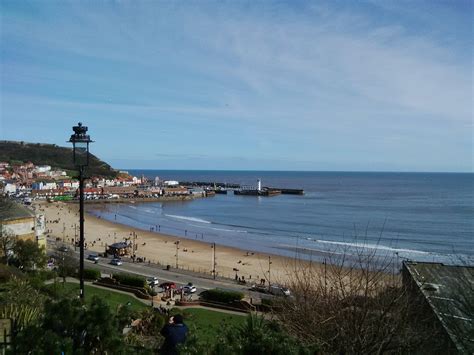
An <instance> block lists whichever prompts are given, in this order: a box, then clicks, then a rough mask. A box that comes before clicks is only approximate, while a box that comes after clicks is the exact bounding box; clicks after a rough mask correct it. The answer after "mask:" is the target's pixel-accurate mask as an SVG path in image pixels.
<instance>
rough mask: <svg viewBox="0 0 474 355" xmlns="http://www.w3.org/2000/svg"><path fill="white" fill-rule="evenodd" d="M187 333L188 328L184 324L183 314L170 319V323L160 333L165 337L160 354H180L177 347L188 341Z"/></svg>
mask: <svg viewBox="0 0 474 355" xmlns="http://www.w3.org/2000/svg"><path fill="white" fill-rule="evenodd" d="M187 333H188V327H187V326H186V324H184V323H183V316H182V315H181V314H177V315H175V316H174V317H170V319H169V323H168V324H166V325H165V326H164V327H163V329H161V332H160V334H161V335H163V336H164V337H165V342H164V343H163V345H162V347H161V349H160V354H163V355H165V354H166V355H168V354H169V355H176V354H178V350H177V345H178V344H183V343H184V342H185V341H186V335H187Z"/></svg>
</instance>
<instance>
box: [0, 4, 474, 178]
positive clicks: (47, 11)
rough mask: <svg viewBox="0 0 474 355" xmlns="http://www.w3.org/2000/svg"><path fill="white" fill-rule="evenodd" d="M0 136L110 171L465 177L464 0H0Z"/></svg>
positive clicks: (468, 137)
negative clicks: (52, 148) (79, 131)
mask: <svg viewBox="0 0 474 355" xmlns="http://www.w3.org/2000/svg"><path fill="white" fill-rule="evenodd" d="M0 21H1V24H0V50H1V51H0V75H1V76H0V139H2V140H4V139H5V140H19V141H27V142H43V143H54V144H58V145H61V146H67V145H68V144H67V143H66V141H67V140H68V139H69V136H70V135H71V134H72V128H71V127H72V126H73V125H75V124H77V122H79V121H80V122H82V123H83V124H84V125H86V126H88V127H89V134H90V135H91V138H92V139H93V140H94V141H95V143H93V144H92V146H91V152H92V153H93V154H95V155H96V156H98V157H99V158H101V159H103V160H105V161H107V162H108V163H110V164H111V165H112V166H113V167H114V168H119V169H133V168H136V169H140V168H143V169H203V170H206V169H218V170H314V171H324V170H330V171H337V170H338V171H440V172H452V171H453V172H454V171H464V172H472V171H473V155H474V150H473V137H474V126H473V117H472V114H473V70H472V64H473V58H472V53H473V52H472V50H473V47H472V38H473V33H472V23H473V7H472V2H471V1H463V0H457V1H449V0H446V1H436V0H430V1H421V0H419V1H417V0H410V1H404V0H400V1H395V0H391V1H389V0H387V1H382V0H380V1H376V0H374V1H349V0H348V1H337V0H334V1H328V2H324V1H298V0H295V1H270V0H266V1H240V0H236V1H204V0H203V1H149V0H142V1H92V0H90V1H80V0H75V1H54V0H47V1H16V0H15V1H9V0H2V1H0Z"/></svg>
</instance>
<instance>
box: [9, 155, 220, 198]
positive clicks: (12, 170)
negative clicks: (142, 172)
mask: <svg viewBox="0 0 474 355" xmlns="http://www.w3.org/2000/svg"><path fill="white" fill-rule="evenodd" d="M78 189H79V180H77V179H74V178H73V177H71V176H68V174H67V172H66V171H65V170H62V169H55V168H53V167H51V166H50V165H35V164H33V163H31V162H27V163H21V164H10V163H8V162H0V193H3V194H5V195H8V196H10V197H14V198H17V199H21V200H22V201H23V202H24V203H26V204H29V203H31V202H32V200H36V199H37V200H50V201H67V200H73V199H75V198H76V197H77V195H78ZM214 193H215V191H214V190H212V189H211V188H202V187H197V186H195V187H189V186H188V187H185V186H181V185H180V183H179V182H178V181H171V180H165V181H163V180H160V178H159V177H156V178H155V179H154V180H153V181H150V180H148V178H146V177H145V176H141V177H135V176H131V175H129V174H128V172H127V171H120V172H119V174H118V177H116V178H104V177H101V176H92V177H91V178H90V179H87V180H86V182H85V188H84V196H85V199H86V200H112V201H113V200H120V199H130V198H141V199H157V198H170V197H171V198H172V197H178V198H184V197H191V198H192V197H206V196H211V195H214Z"/></svg>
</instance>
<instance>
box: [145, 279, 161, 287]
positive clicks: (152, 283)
mask: <svg viewBox="0 0 474 355" xmlns="http://www.w3.org/2000/svg"><path fill="white" fill-rule="evenodd" d="M146 282H147V283H148V285H150V287H155V286H158V284H159V283H160V282H159V281H158V277H148V278H147V279H146Z"/></svg>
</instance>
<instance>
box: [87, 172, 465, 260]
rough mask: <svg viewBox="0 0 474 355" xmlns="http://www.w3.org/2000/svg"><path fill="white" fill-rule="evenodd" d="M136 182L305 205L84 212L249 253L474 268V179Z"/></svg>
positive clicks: (383, 176)
mask: <svg viewBox="0 0 474 355" xmlns="http://www.w3.org/2000/svg"><path fill="white" fill-rule="evenodd" d="M129 172H130V173H131V174H133V175H135V176H141V175H145V176H146V177H149V178H151V179H154V178H155V177H156V176H158V177H160V179H165V180H178V181H208V182H226V183H238V184H243V185H256V180H257V179H258V178H260V179H261V180H262V185H263V186H271V187H286V188H300V189H304V190H305V194H304V195H303V196H298V195H280V196H274V197H255V196H234V195H233V194H232V193H229V194H228V195H216V196H215V197H210V198H203V199H196V200H194V201H189V202H169V203H144V204H140V203H135V204H116V205H115V204H107V205H101V206H92V205H90V206H88V210H90V211H91V212H92V213H94V214H96V215H100V216H101V217H102V218H105V219H108V220H111V221H114V220H115V221H117V222H120V223H124V224H128V225H131V226H135V227H139V228H142V229H144V230H150V228H152V227H153V228H154V229H159V230H160V231H161V232H163V233H167V234H172V235H176V236H179V237H181V238H189V239H197V240H202V241H206V242H215V243H217V244H221V245H228V246H235V247H238V248H243V249H245V250H249V251H263V252H269V253H273V254H279V255H285V256H290V257H294V256H298V257H301V258H307V259H309V258H311V259H314V260H322V259H323V258H325V257H326V255H327V253H328V252H331V253H341V252H344V253H349V254H354V253H357V252H358V251H360V250H361V247H363V250H365V251H366V252H372V251H374V252H376V253H377V254H378V255H389V256H390V255H392V256H394V257H396V258H397V259H400V260H403V259H405V258H407V259H414V260H423V261H440V262H453V261H454V262H458V258H462V259H463V260H468V259H470V261H471V262H472V260H473V258H474V234H473V227H474V219H473V216H474V204H473V202H474V188H473V187H474V174H444V173H362V172H360V173H358V172H357V173H354V172H281V171H271V172H270V171H182V170H181V171H180V170H176V171H171V170H130V171H129Z"/></svg>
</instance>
